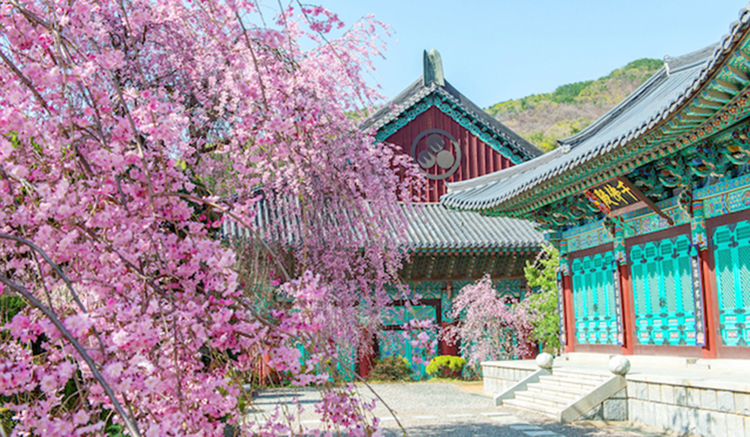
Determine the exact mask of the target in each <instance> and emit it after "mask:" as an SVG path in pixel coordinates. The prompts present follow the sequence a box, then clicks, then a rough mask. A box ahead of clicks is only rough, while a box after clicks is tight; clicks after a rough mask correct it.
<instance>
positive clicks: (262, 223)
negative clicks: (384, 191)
mask: <svg viewBox="0 0 750 437" xmlns="http://www.w3.org/2000/svg"><path fill="white" fill-rule="evenodd" d="M401 207H402V208H403V209H404V215H405V217H406V220H407V223H408V231H407V234H406V241H405V242H404V246H405V247H407V248H409V249H411V250H430V249H438V250H454V249H455V250H459V249H489V250H505V249H524V248H536V247H540V245H541V243H542V241H544V237H543V235H542V234H541V233H540V232H538V231H537V230H536V225H534V224H532V223H531V222H528V221H525V220H520V219H513V218H499V219H498V218H490V217H485V216H483V215H480V214H477V213H463V212H457V211H451V210H449V209H447V208H445V207H444V206H442V205H440V204H438V203H427V204H410V205H405V204H401ZM293 209H294V208H293V207H292V208H285V207H283V206H282V207H269V204H268V202H267V201H266V200H261V201H260V202H259V204H258V213H257V214H256V215H255V216H254V217H253V219H252V220H250V223H249V224H250V225H252V226H253V227H254V229H255V230H256V231H257V232H258V233H259V234H260V235H262V236H263V237H264V238H265V239H267V240H269V241H272V242H275V243H278V244H282V245H284V246H294V245H297V244H299V243H300V242H301V238H300V235H301V234H302V233H301V232H300V227H301V225H302V223H301V220H300V219H299V217H298V216H297V215H296V214H294V213H292V212H291V211H292V210H293ZM348 217H349V219H350V220H352V218H351V216H348ZM222 233H223V234H224V236H226V237H230V236H231V237H249V235H250V234H249V231H248V230H247V229H245V228H243V227H242V226H239V225H238V224H237V223H236V222H234V221H231V220H229V221H226V222H225V223H224V224H223V225H222Z"/></svg>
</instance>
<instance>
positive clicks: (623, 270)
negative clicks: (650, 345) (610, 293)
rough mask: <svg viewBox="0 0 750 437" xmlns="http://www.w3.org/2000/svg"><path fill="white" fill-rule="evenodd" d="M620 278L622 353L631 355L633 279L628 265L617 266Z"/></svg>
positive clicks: (633, 323)
mask: <svg viewBox="0 0 750 437" xmlns="http://www.w3.org/2000/svg"><path fill="white" fill-rule="evenodd" d="M617 272H618V276H619V278H620V299H621V300H622V302H621V305H622V331H623V334H624V336H625V338H624V342H623V345H622V354H623V355H633V346H634V345H635V338H633V336H634V335H635V306H634V302H633V280H632V278H631V277H630V267H629V266H628V265H623V266H617Z"/></svg>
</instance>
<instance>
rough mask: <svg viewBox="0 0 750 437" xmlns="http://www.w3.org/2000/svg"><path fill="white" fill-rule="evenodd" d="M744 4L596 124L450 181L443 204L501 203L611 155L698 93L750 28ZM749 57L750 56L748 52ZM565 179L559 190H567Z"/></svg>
mask: <svg viewBox="0 0 750 437" xmlns="http://www.w3.org/2000/svg"><path fill="white" fill-rule="evenodd" d="M749 21H750V11H748V10H747V9H743V10H742V11H741V12H740V20H739V21H738V22H735V23H733V24H732V26H731V28H730V33H729V34H728V35H726V36H725V37H724V39H723V40H722V41H721V42H720V43H718V44H715V45H712V46H709V47H707V48H705V49H702V50H698V51H696V52H693V53H690V54H687V55H685V56H682V57H679V58H676V59H672V60H669V59H667V65H668V69H667V67H662V68H661V69H660V70H659V71H658V72H656V73H655V74H654V75H653V76H652V77H651V78H650V79H649V80H647V81H646V82H645V83H644V84H643V85H641V86H640V87H639V88H638V89H637V90H636V91H634V92H633V93H632V94H631V95H630V96H628V97H627V98H626V99H625V100H624V101H622V102H621V103H620V104H618V105H617V106H615V107H614V108H613V109H612V110H610V111H609V112H607V113H606V114H605V115H604V116H602V117H601V118H599V119H598V120H597V121H596V122H594V123H593V124H592V125H591V126H589V127H588V128H586V129H584V130H583V131H581V132H580V133H578V134H577V135H575V136H572V137H570V138H567V139H564V140H561V141H560V147H559V148H558V149H555V150H553V151H551V152H549V153H546V154H544V155H542V156H539V157H537V158H535V159H532V160H530V161H528V162H525V163H523V164H522V165H518V166H515V167H511V168H509V169H505V170H501V171H499V172H496V173H493V174H490V175H486V176H482V177H480V178H476V179H472V180H468V181H463V182H457V183H452V184H451V183H449V184H448V190H449V192H448V194H446V195H444V196H443V197H442V198H441V203H442V204H444V205H446V206H448V207H450V208H458V209H466V210H473V211H478V210H487V209H490V208H496V207H499V206H500V205H502V204H503V203H505V202H508V201H510V200H511V199H513V198H515V197H517V196H519V195H521V194H523V193H525V192H527V191H529V190H532V189H534V187H536V186H537V185H539V184H540V183H542V182H545V181H548V180H553V179H555V178H558V177H560V176H561V175H563V174H565V173H566V172H569V171H570V170H571V169H575V168H578V167H580V166H581V165H582V164H584V163H587V162H589V161H591V160H592V159H594V158H597V157H600V156H602V155H606V154H610V153H611V152H613V151H615V150H616V149H618V148H621V147H623V146H624V145H626V144H630V143H632V142H633V141H635V140H636V139H639V138H640V137H641V136H642V135H644V134H645V133H647V132H650V131H652V129H653V128H654V127H655V126H657V125H659V124H660V123H663V122H664V121H665V120H667V119H668V118H670V117H671V116H673V115H675V114H676V113H677V112H678V111H680V110H681V109H683V107H684V105H685V104H686V103H687V102H689V101H690V99H691V98H695V97H696V95H697V93H698V92H699V91H700V90H702V88H703V87H704V85H706V84H707V83H708V81H709V80H710V79H711V77H712V74H714V73H715V72H716V70H717V69H718V68H719V67H720V66H721V65H722V61H723V60H724V59H725V57H726V56H727V55H728V54H729V53H730V52H732V50H734V49H735V47H736V43H737V42H738V40H740V39H741V38H742V37H744V36H745V33H746V32H747V29H748V22H749ZM743 56H747V55H743ZM563 185H564V184H560V186H559V187H558V189H564V188H565V186H563Z"/></svg>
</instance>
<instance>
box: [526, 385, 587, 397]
mask: <svg viewBox="0 0 750 437" xmlns="http://www.w3.org/2000/svg"><path fill="white" fill-rule="evenodd" d="M526 390H527V391H530V392H532V393H549V394H550V395H551V396H558V397H562V398H566V399H578V398H581V397H583V396H584V395H586V394H587V393H589V392H590V391H591V390H588V389H583V388H580V389H579V388H570V387H560V386H555V385H544V384H539V383H533V384H529V385H527V386H526Z"/></svg>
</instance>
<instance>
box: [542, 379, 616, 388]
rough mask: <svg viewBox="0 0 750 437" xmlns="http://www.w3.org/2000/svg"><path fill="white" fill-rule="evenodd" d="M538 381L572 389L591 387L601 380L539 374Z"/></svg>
mask: <svg viewBox="0 0 750 437" xmlns="http://www.w3.org/2000/svg"><path fill="white" fill-rule="evenodd" d="M539 383H540V384H544V385H554V386H559V387H570V388H574V389H593V388H594V387H596V386H597V385H599V384H601V383H602V381H599V380H594V381H591V380H584V379H571V378H560V377H556V376H540V377H539Z"/></svg>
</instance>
